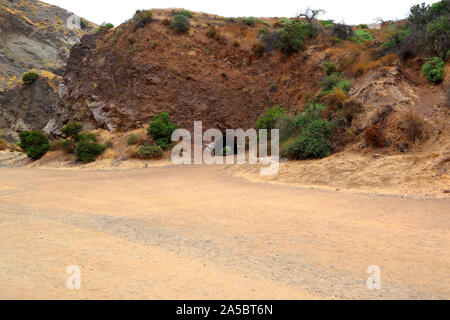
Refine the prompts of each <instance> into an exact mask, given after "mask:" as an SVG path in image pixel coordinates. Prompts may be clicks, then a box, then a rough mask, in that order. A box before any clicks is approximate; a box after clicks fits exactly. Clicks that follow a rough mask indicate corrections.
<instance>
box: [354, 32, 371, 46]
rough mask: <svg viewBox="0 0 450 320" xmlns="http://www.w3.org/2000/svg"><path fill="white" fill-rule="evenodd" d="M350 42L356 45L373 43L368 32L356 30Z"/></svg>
mask: <svg viewBox="0 0 450 320" xmlns="http://www.w3.org/2000/svg"><path fill="white" fill-rule="evenodd" d="M352 40H353V41H355V42H356V43H359V44H363V43H364V42H366V41H373V36H372V34H371V33H370V31H369V30H356V31H355V36H354V37H353V39H352Z"/></svg>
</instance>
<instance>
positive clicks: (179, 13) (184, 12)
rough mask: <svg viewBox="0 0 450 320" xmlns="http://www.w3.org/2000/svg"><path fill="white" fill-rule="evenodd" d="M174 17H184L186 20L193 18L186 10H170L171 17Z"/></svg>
mask: <svg viewBox="0 0 450 320" xmlns="http://www.w3.org/2000/svg"><path fill="white" fill-rule="evenodd" d="M176 15H180V16H185V17H186V18H190V19H192V18H193V17H194V15H193V14H192V12H190V11H188V10H186V9H182V10H172V16H176Z"/></svg>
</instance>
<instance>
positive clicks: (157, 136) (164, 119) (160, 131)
mask: <svg viewBox="0 0 450 320" xmlns="http://www.w3.org/2000/svg"><path fill="white" fill-rule="evenodd" d="M177 128H178V126H177V125H176V124H175V123H173V122H170V116H169V114H168V113H167V112H163V113H161V114H158V115H156V116H155V117H154V118H153V121H152V122H151V123H150V126H149V127H148V129H147V134H148V135H149V136H151V137H152V139H153V141H155V143H156V144H157V145H159V146H160V147H161V148H163V149H164V150H167V149H169V145H170V142H171V140H172V133H173V132H174V131H175V130H176V129H177Z"/></svg>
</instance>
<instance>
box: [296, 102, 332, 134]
mask: <svg viewBox="0 0 450 320" xmlns="http://www.w3.org/2000/svg"><path fill="white" fill-rule="evenodd" d="M325 108H326V106H325V105H323V104H320V103H315V102H311V103H308V104H306V105H305V107H304V111H303V113H300V114H299V115H298V116H297V118H296V120H295V126H296V127H297V128H300V129H303V128H305V127H306V126H307V125H308V123H310V122H312V121H315V120H320V119H322V112H323V110H325Z"/></svg>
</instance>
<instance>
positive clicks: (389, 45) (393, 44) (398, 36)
mask: <svg viewBox="0 0 450 320" xmlns="http://www.w3.org/2000/svg"><path fill="white" fill-rule="evenodd" d="M408 35H409V29H407V28H401V29H399V30H397V31H395V32H394V34H392V35H390V36H389V37H388V38H387V40H386V42H385V43H383V45H382V48H383V49H384V50H386V52H395V51H398V50H399V48H400V47H401V46H402V45H403V43H405V41H406V38H407V37H408Z"/></svg>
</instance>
